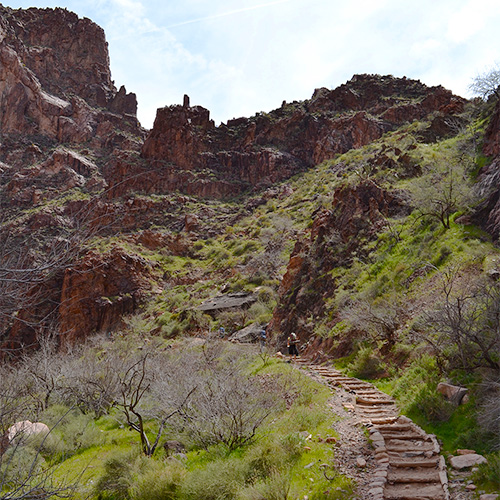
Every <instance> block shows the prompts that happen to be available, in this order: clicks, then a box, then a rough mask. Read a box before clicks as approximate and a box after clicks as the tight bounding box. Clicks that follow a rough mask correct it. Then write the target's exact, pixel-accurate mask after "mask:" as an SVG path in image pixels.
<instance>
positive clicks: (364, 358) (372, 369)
mask: <svg viewBox="0 0 500 500" xmlns="http://www.w3.org/2000/svg"><path fill="white" fill-rule="evenodd" d="M384 369H385V367H384V365H383V363H382V361H381V360H380V358H379V357H378V356H376V355H375V353H374V352H373V349H372V348H371V347H362V348H361V349H360V350H359V351H358V353H357V354H356V357H355V358H354V360H353V362H352V363H351V364H350V365H349V366H348V370H349V372H350V373H352V375H353V376H354V377H359V378H368V379H371V378H377V377H378V376H380V375H381V374H382V373H383V372H384Z"/></svg>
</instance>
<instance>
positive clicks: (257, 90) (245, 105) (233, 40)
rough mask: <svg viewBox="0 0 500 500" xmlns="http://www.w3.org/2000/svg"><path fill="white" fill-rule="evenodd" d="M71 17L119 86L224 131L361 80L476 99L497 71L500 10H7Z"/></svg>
mask: <svg viewBox="0 0 500 500" xmlns="http://www.w3.org/2000/svg"><path fill="white" fill-rule="evenodd" d="M3 5H4V6H7V7H12V8H15V9H16V8H28V7H66V8H67V9H68V10H71V11H73V12H75V13H77V14H78V15H79V16H80V17H88V18H90V19H92V20H93V21H94V22H96V23H97V24H99V25H100V26H101V27H102V28H104V30H105V32H106V38H107V41H108V43H109V52H110V60H111V72H112V78H113V80H114V81H115V85H116V86H117V87H118V88H119V87H120V86H121V85H125V87H126V88H127V91H128V92H134V93H136V94H137V99H138V103H139V109H138V118H139V120H140V122H141V124H142V125H143V126H144V127H146V128H151V127H152V125H153V121H154V118H155V116H156V110H157V108H160V107H163V106H169V105H171V104H181V103H182V100H183V96H184V94H188V95H189V96H190V102H191V105H201V106H203V107H205V108H208V109H209V110H210V112H211V117H212V118H213V119H214V120H215V122H216V124H219V123H220V122H226V121H227V120H228V119H231V118H238V117H240V116H251V115H254V114H255V113H257V112H262V111H270V110H272V109H275V108H278V107H279V106H280V105H281V103H282V102H283V101H284V100H286V101H287V102H291V101H294V100H303V99H308V98H310V97H311V96H312V94H313V92H314V89H316V88H319V87H327V88H335V87H337V86H339V85H341V84H343V83H345V82H346V81H348V80H350V79H351V77H352V76H353V75H354V74H360V73H377V74H381V75H388V74H391V75H394V76H397V77H402V76H406V77H408V78H414V79H418V80H420V81H422V82H423V83H425V84H427V85H443V86H444V87H446V88H448V89H450V90H452V91H453V92H455V93H456V94H458V95H461V96H463V97H470V94H469V92H468V89H467V87H468V85H469V84H470V82H471V80H472V79H473V78H474V77H475V76H477V75H478V74H481V73H484V72H485V71H487V70H488V69H491V68H492V67H494V66H495V65H498V64H499V63H500V44H499V43H498V42H497V40H498V39H497V36H498V34H497V31H496V30H497V29H499V28H500V1H499V0H418V1H416V0H85V1H82V0H57V1H55V2H54V1H49V0H45V1H43V0H42V1H38V0H28V1H24V0H19V1H18V0H4V2H3Z"/></svg>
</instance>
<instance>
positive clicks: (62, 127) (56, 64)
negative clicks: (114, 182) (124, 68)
mask: <svg viewBox="0 0 500 500" xmlns="http://www.w3.org/2000/svg"><path fill="white" fill-rule="evenodd" d="M0 81H1V82H2V85H1V86H0V128H1V131H2V133H3V134H5V133H20V134H28V135H35V134H39V135H44V136H46V137H49V138H51V139H53V140H57V141H59V142H79V143H81V142H86V141H89V140H90V139H92V138H93V137H95V136H99V133H98V127H99V125H100V124H102V123H104V122H106V121H109V119H110V118H109V114H110V113H109V114H107V113H106V112H104V111H102V110H101V109H97V107H100V108H107V109H109V110H110V112H113V113H115V114H118V115H130V116H131V118H132V119H133V120H134V121H136V119H135V114H136V111H137V101H136V98H135V95H134V94H127V93H126V91H125V88H124V87H122V88H121V89H120V91H119V92H117V91H116V88H115V87H114V85H113V82H112V81H111V73H110V69H109V55H108V47H107V43H106V40H105V37H104V32H103V30H102V29H101V28H100V27H99V26H97V25H96V24H94V23H93V22H92V21H90V20H89V19H80V18H79V17H78V16H77V15H76V14H73V13H71V12H68V11H67V10H65V9H59V8H57V9H34V8H31V9H27V10H22V9H18V10H13V9H10V8H8V7H2V6H0Z"/></svg>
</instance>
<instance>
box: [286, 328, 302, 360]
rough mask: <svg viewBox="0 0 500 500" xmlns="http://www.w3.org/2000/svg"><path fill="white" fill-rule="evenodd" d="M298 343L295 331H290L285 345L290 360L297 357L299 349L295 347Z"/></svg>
mask: <svg viewBox="0 0 500 500" xmlns="http://www.w3.org/2000/svg"><path fill="white" fill-rule="evenodd" d="M298 343H299V339H298V338H297V335H296V334H295V332H292V333H291V334H290V335H289V337H288V339H287V343H286V345H287V347H288V354H289V355H290V361H291V360H292V356H293V359H297V356H298V355H299V351H298V349H297V344H298Z"/></svg>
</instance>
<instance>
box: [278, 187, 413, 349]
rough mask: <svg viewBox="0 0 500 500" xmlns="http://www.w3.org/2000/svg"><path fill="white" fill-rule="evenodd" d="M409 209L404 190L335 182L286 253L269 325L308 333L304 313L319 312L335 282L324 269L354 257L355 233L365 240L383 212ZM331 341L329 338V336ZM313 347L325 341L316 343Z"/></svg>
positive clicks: (374, 230)
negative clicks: (329, 199) (305, 232)
mask: <svg viewBox="0 0 500 500" xmlns="http://www.w3.org/2000/svg"><path fill="white" fill-rule="evenodd" d="M408 212H409V206H408V200H407V199H406V196H405V195H404V193H399V192H390V191H387V190H384V189H382V188H381V187H379V186H377V185H376V184H375V183H373V182H372V181H364V182H362V183H361V184H359V185H357V186H354V187H351V186H346V187H343V188H339V189H338V190H337V191H335V192H334V193H333V203H332V209H331V210H324V211H322V212H319V213H318V214H317V215H316V217H315V219H314V221H313V225H312V228H311V232H310V235H309V237H305V236H304V237H303V238H300V239H299V240H298V241H297V243H296V244H295V248H294V250H293V252H292V255H291V257H290V261H289V263H288V266H287V270H286V273H285V275H284V277H283V280H282V282H281V285H280V288H279V297H280V300H279V303H278V306H277V307H276V309H275V311H274V315H273V319H272V321H271V323H270V330H276V331H279V332H281V333H282V334H283V335H284V336H286V335H288V334H289V333H290V332H292V331H294V332H296V333H297V335H298V336H299V338H300V339H301V340H302V341H308V340H309V339H310V329H312V328H313V325H312V324H308V323H307V321H308V318H311V317H312V318H314V317H320V316H321V315H322V314H323V313H324V310H323V308H324V307H325V300H326V299H327V298H328V297H329V296H332V295H333V293H334V291H335V288H336V285H335V280H334V279H332V278H331V277H330V276H329V275H328V272H329V271H330V270H332V269H334V268H335V267H338V266H341V265H342V266H346V265H349V263H350V262H352V259H353V257H354V255H356V256H357V257H360V252H361V251H362V250H361V248H360V245H359V241H360V239H365V240H370V239H371V238H373V237H374V236H375V235H376V234H377V232H378V231H379V230H380V229H381V228H382V227H384V225H385V224H386V218H387V217H393V216H395V215H397V214H400V215H401V214H404V213H408ZM330 343H331V339H330ZM314 349H315V351H319V350H323V351H324V350H325V349H326V347H325V346H322V345H321V342H320V344H319V345H318V343H316V345H315V347H314Z"/></svg>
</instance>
